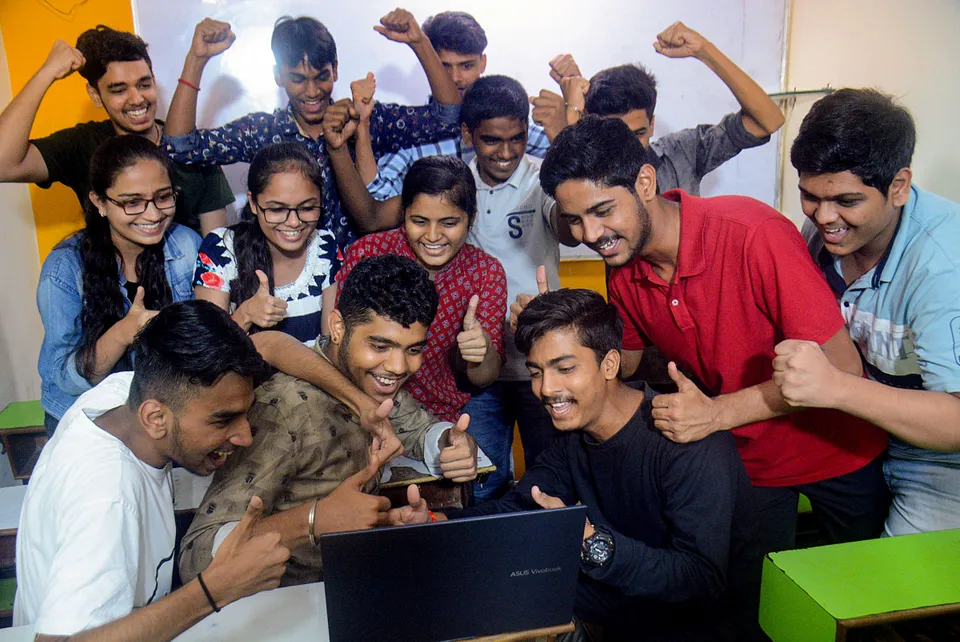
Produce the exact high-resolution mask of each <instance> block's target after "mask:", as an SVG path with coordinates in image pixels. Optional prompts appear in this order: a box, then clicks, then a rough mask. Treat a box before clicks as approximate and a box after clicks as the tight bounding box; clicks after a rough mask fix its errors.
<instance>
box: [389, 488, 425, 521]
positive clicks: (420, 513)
mask: <svg viewBox="0 0 960 642" xmlns="http://www.w3.org/2000/svg"><path fill="white" fill-rule="evenodd" d="M387 521H388V522H389V523H390V526H406V525H407V524H425V523H426V522H429V521H430V509H429V508H428V507H427V501H426V500H425V499H421V498H420V487H419V486H417V485H416V484H410V485H409V486H407V505H406V506H401V507H400V508H391V509H390V510H389V511H388V512H387Z"/></svg>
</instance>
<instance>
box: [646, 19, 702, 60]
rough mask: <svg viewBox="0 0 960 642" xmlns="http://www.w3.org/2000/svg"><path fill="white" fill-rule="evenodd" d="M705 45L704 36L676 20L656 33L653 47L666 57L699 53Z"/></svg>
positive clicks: (688, 55)
mask: <svg viewBox="0 0 960 642" xmlns="http://www.w3.org/2000/svg"><path fill="white" fill-rule="evenodd" d="M706 45H707V39H706V38H704V37H703V36H701V35H700V34H699V33H697V32H696V31H694V30H693V29H691V28H690V27H688V26H687V25H685V24H683V23H682V22H679V21H678V22H674V23H673V24H672V25H670V26H669V27H667V28H666V29H664V30H663V31H661V32H660V33H659V34H657V41H656V42H655V43H653V48H654V49H656V51H657V53H658V54H661V55H663V56H666V57H667V58H689V57H691V56H697V55H699V54H700V52H701V51H703V48H704V47H705V46H706Z"/></svg>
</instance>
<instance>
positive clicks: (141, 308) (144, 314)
mask: <svg viewBox="0 0 960 642" xmlns="http://www.w3.org/2000/svg"><path fill="white" fill-rule="evenodd" d="M144 296H145V295H144V291H143V287H142V286H140V287H137V294H136V295H135V296H134V297H133V303H132V304H131V305H130V309H129V310H127V315H126V316H125V317H124V318H123V322H124V323H125V324H126V326H127V343H133V340H134V339H136V338H137V333H138V332H140V328H142V327H143V326H145V325H146V324H147V321H149V320H150V319H152V318H153V317H155V316H157V314H159V312H158V311H157V310H148V309H147V307H146V304H145V303H144V302H143V299H144Z"/></svg>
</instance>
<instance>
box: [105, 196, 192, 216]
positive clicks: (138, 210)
mask: <svg viewBox="0 0 960 642" xmlns="http://www.w3.org/2000/svg"><path fill="white" fill-rule="evenodd" d="M104 198H106V199H107V200H108V201H110V202H111V203H113V204H114V205H116V206H117V207H119V208H121V209H123V213H124V214H126V215H127V216H136V215H138V214H143V213H144V212H146V211H147V205H149V204H150V203H153V205H154V206H155V207H156V208H157V209H158V210H172V209H173V208H174V207H176V206H177V193H176V192H173V191H171V192H165V193H163V194H159V195H157V196H154V197H153V198H134V199H131V200H129V201H118V200H116V199H113V198H110V197H109V196H106V195H104Z"/></svg>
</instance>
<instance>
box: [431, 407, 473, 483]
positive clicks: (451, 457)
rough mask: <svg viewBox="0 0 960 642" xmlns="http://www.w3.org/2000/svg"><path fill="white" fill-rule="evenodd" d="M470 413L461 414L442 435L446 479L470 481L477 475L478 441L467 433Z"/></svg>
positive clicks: (441, 464)
mask: <svg viewBox="0 0 960 642" xmlns="http://www.w3.org/2000/svg"><path fill="white" fill-rule="evenodd" d="M469 426H470V415H460V419H458V420H457V424H456V425H455V426H454V427H453V428H448V429H447V430H446V431H444V433H443V435H442V436H441V437H440V446H441V450H440V469H441V470H442V471H443V477H444V479H449V480H451V481H454V482H456V483H458V484H459V483H463V482H468V481H471V480H473V479H475V478H476V476H477V442H476V441H474V440H473V437H472V436H470V434H468V433H467V428H468V427H469Z"/></svg>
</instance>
